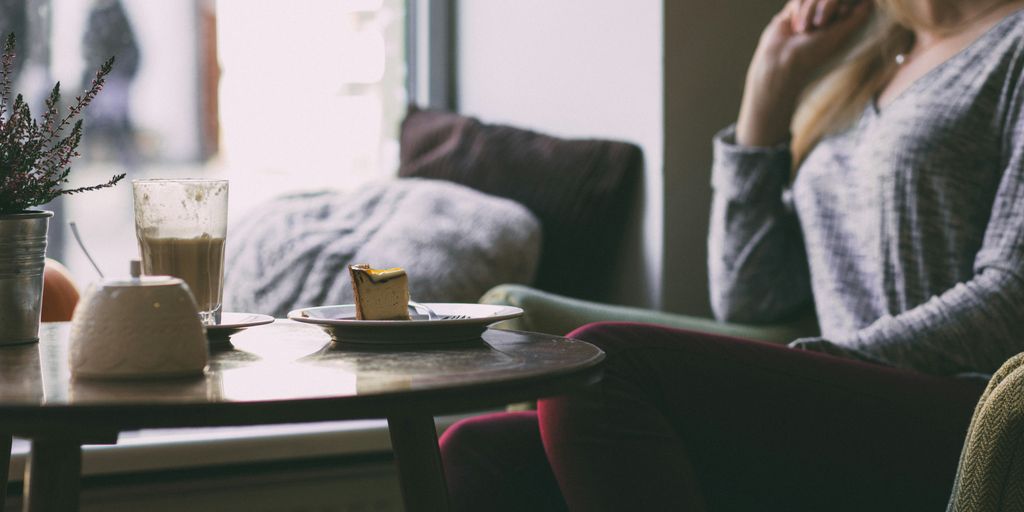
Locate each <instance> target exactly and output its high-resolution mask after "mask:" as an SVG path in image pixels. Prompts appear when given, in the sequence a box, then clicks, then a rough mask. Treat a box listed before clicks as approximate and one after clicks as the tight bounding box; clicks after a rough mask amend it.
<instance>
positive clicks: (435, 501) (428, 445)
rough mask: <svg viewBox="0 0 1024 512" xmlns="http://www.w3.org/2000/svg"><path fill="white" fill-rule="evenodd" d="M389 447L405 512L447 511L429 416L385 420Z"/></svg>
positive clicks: (445, 488)
mask: <svg viewBox="0 0 1024 512" xmlns="http://www.w3.org/2000/svg"><path fill="white" fill-rule="evenodd" d="M388 430H389V432H390V433H391V447H392V449H393V450H394V452H395V459H396V460H397V463H398V478H399V482H400V483H401V486H402V500H403V501H404V502H405V510H406V511H407V512H416V511H420V510H424V511H431V512H437V511H444V510H448V486H447V485H446V484H445V480H444V468H442V467H441V452H440V450H439V449H438V447H437V430H436V429H435V427H434V418H433V417H431V416H389V417H388Z"/></svg>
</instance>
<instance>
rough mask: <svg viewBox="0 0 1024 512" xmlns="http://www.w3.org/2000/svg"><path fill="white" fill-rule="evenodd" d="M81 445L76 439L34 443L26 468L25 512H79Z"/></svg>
mask: <svg viewBox="0 0 1024 512" xmlns="http://www.w3.org/2000/svg"><path fill="white" fill-rule="evenodd" d="M81 477H82V444H81V442H80V441H78V440H76V439H66V438H64V439H51V438H43V439H33V440H32V452H31V453H30V454H29V459H28V465H27V466H26V467H25V495H24V500H25V505H24V508H23V509H22V510H24V511H25V512H51V511H53V512H57V511H59V512H65V511H77V510H78V491H79V484H80V480H81Z"/></svg>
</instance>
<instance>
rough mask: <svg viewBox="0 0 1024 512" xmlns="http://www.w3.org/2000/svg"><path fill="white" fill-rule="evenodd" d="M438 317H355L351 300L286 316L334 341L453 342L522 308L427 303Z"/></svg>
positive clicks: (470, 337) (515, 314)
mask: <svg viewBox="0 0 1024 512" xmlns="http://www.w3.org/2000/svg"><path fill="white" fill-rule="evenodd" d="M426 305H427V306H428V307H430V308H431V309H433V310H434V312H435V313H437V315H438V316H439V317H440V318H437V319H434V320H428V319H427V316H426V315H424V314H417V315H413V318H412V320H356V307H355V305H353V304H344V305H340V306H321V307H318V308H305V309H296V310H295V311H292V312H290V313H288V318H289V319H291V320H294V321H296V322H303V323H307V324H314V325H317V326H320V328H322V329H323V330H324V331H327V333H328V334H330V335H331V337H332V338H334V340H335V341H343V342H350V343H371V344H385V345H412V344H422V343H452V342H457V341H468V340H476V339H480V335H481V334H483V332H484V331H485V330H487V326H489V325H491V324H493V323H495V322H500V321H502V320H508V319H510V318H517V317H520V316H522V315H523V310H522V309H520V308H517V307H512V306H492V305H490V304H450V303H428V304H426Z"/></svg>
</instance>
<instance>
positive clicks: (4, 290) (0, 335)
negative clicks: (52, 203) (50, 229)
mask: <svg viewBox="0 0 1024 512" xmlns="http://www.w3.org/2000/svg"><path fill="white" fill-rule="evenodd" d="M50 217H53V212H48V211H40V210H28V211H25V212H22V213H13V214H4V215H0V346H3V345H13V344H16V343H34V342H37V341H39V316H40V313H41V312H42V304H43V266H44V265H45V263H46V228H47V226H48V225H49V221H50Z"/></svg>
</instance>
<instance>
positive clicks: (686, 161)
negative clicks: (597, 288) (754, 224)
mask: <svg viewBox="0 0 1024 512" xmlns="http://www.w3.org/2000/svg"><path fill="white" fill-rule="evenodd" d="M782 3H783V2H782V0H777V1H776V0H765V1H756V2H751V1H750V0H715V1H713V2H708V1H707V0H642V1H636V2H626V1H623V0H560V1H558V2H550V1H547V0H487V1H482V2H481V1H462V2H459V4H458V10H457V11H458V14H457V15H458V18H457V27H458V28H457V33H456V48H457V54H456V67H457V70H458V74H457V93H458V94H457V99H458V107H459V109H460V111H462V112H463V113H466V114H470V115H475V116H479V117H481V118H482V119H484V120H485V121H492V122H503V123H511V124H516V125H519V126H525V127H527V128H531V129H535V130H539V131H544V132H547V133H552V134H554V135H559V136H564V137H608V138H616V139H622V140H627V141H630V142H633V143H635V144H638V145H639V146H640V147H641V148H642V149H643V151H644V157H645V159H646V170H645V175H644V182H645V186H644V193H643V197H642V201H641V202H642V205H641V208H640V212H639V218H638V222H637V224H638V225H637V226H636V227H637V230H636V231H634V232H633V233H632V234H631V235H630V236H629V237H628V238H627V240H626V242H625V243H624V247H622V248H619V249H620V250H621V251H622V255H623V257H622V258H620V268H619V270H618V272H617V273H616V275H615V276H614V279H616V283H617V287H616V290H617V291H616V292H615V294H614V295H613V296H612V297H610V298H609V301H610V302H615V303H620V304H629V305H635V306H642V307H653V308H658V309H664V310H667V311H674V312H680V313H687V314H694V315H701V316H707V315H710V305H709V302H708V288H707V271H706V264H705V259H706V247H705V246H706V238H707V225H708V210H709V209H710V203H711V189H710V185H709V181H710V168H711V138H712V136H713V135H714V133H715V132H716V131H718V130H719V129H721V128H722V127H724V126H726V125H727V124H729V123H730V122H732V121H733V120H735V117H736V112H737V109H738V106H739V100H740V95H741V94H742V85H743V76H744V73H745V70H746V67H747V63H748V62H749V59H750V55H751V54H752V52H753V49H754V46H755V44H756V41H757V37H758V35H759V34H760V32H761V29H762V27H763V26H764V24H765V23H766V22H767V20H768V19H770V17H771V15H772V14H773V13H774V12H775V11H776V10H777V9H778V8H779V7H780V6H781V4H782ZM637 269H643V270H642V271H641V272H637ZM638 275H639V276H640V277H641V279H637V277H638ZM595 278H599V277H598V276H595ZM637 285H639V286H637Z"/></svg>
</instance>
